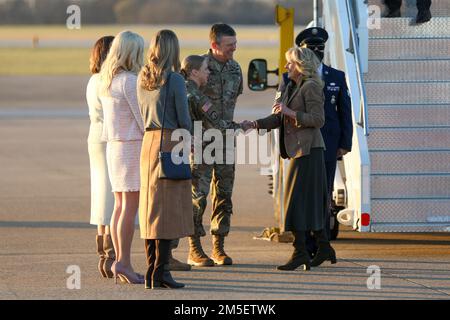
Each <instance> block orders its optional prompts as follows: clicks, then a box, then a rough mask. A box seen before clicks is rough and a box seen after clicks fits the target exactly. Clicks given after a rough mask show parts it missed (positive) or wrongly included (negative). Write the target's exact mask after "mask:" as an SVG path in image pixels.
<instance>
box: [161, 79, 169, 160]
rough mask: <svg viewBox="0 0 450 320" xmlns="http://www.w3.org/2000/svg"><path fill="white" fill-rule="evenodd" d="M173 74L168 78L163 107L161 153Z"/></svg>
mask: <svg viewBox="0 0 450 320" xmlns="http://www.w3.org/2000/svg"><path fill="white" fill-rule="evenodd" d="M171 74H172V73H171V72H170V73H169V75H168V76H167V80H166V84H165V87H166V96H165V97H164V105H163V119H162V126H161V141H160V143H159V152H162V145H163V135H164V121H165V120H166V105H167V100H168V99H169V89H170V76H171Z"/></svg>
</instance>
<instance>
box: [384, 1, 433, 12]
mask: <svg viewBox="0 0 450 320" xmlns="http://www.w3.org/2000/svg"><path fill="white" fill-rule="evenodd" d="M384 3H385V4H386V6H387V7H388V8H389V11H396V10H398V9H400V7H401V6H402V0H384ZM416 5H417V10H419V11H423V10H428V9H430V7H431V0H416Z"/></svg>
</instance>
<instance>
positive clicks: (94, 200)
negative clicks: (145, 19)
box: [86, 36, 116, 278]
mask: <svg viewBox="0 0 450 320" xmlns="http://www.w3.org/2000/svg"><path fill="white" fill-rule="evenodd" d="M113 40H114V37H112V36H105V37H102V38H100V39H98V40H97V42H96V43H95V45H94V48H93V49H92V52H91V57H90V70H91V73H92V76H91V78H90V79H89V82H88V85H87V88H86V100H87V104H88V107H89V119H90V122H91V124H90V127H89V136H88V152H89V164H90V173H91V219H90V223H91V224H93V225H96V226H97V237H96V243H97V253H98V255H99V257H100V259H99V262H98V270H99V272H100V274H101V275H102V276H103V277H104V278H106V277H108V278H112V277H113V274H112V271H111V266H112V264H113V262H114V260H115V258H116V256H115V252H114V246H113V243H112V239H111V234H110V230H109V224H110V222H111V215H112V212H113V208H114V196H113V194H112V193H111V183H110V181H109V176H108V167H107V164H106V143H105V142H104V141H102V139H101V136H102V131H103V108H102V104H101V102H100V98H99V96H98V89H99V84H100V75H99V72H100V69H101V66H102V64H103V61H105V58H106V55H107V54H108V51H109V48H110V46H111V43H112V41H113Z"/></svg>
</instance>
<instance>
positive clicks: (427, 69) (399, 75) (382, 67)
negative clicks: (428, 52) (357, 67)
mask: <svg viewBox="0 0 450 320" xmlns="http://www.w3.org/2000/svg"><path fill="white" fill-rule="evenodd" d="M364 79H365V82H366V83H368V82H383V81H450V59H446V60H394V61H387V60H370V61H369V72H368V73H367V74H365V75H364Z"/></svg>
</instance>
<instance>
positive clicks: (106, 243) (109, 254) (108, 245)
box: [103, 234, 116, 278]
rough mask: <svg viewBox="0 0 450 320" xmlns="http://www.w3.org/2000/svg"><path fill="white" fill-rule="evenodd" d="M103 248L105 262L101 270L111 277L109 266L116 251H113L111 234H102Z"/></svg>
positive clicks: (113, 259) (114, 257) (112, 274)
mask: <svg viewBox="0 0 450 320" xmlns="http://www.w3.org/2000/svg"><path fill="white" fill-rule="evenodd" d="M103 250H104V251H105V263H104V264H103V271H104V272H105V276H106V277H108V278H113V277H114V273H113V272H112V271H111V267H112V265H113V263H114V261H115V260H116V252H115V251H114V245H113V242H112V238H111V235H109V234H105V235H104V236H103Z"/></svg>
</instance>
